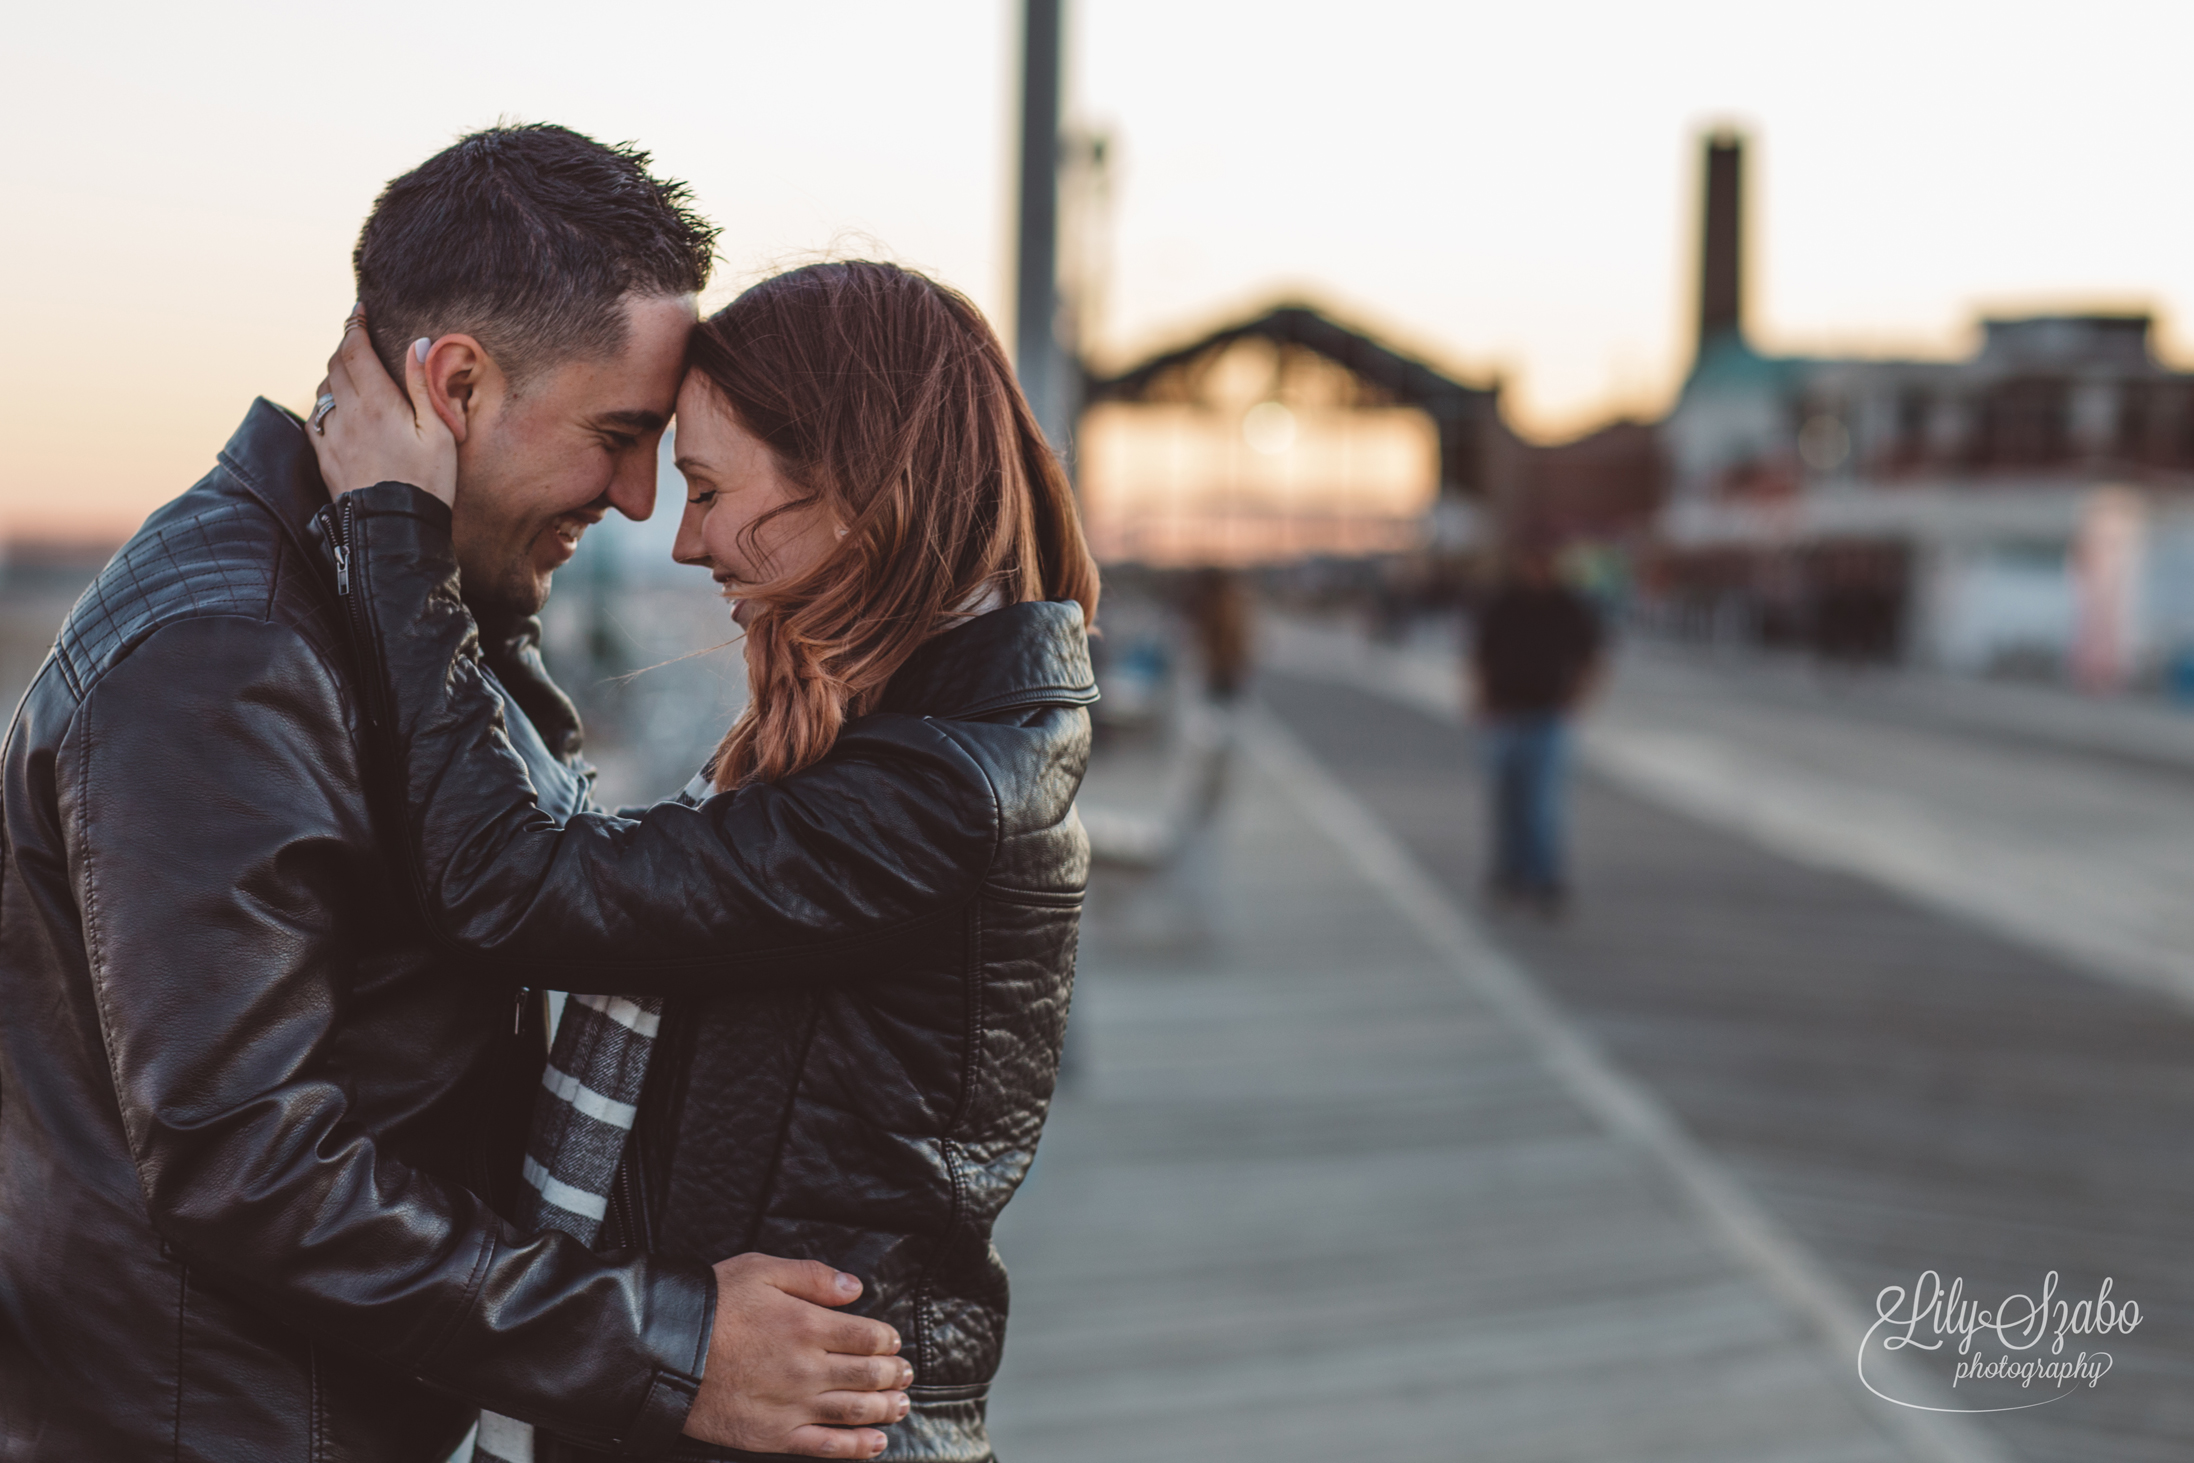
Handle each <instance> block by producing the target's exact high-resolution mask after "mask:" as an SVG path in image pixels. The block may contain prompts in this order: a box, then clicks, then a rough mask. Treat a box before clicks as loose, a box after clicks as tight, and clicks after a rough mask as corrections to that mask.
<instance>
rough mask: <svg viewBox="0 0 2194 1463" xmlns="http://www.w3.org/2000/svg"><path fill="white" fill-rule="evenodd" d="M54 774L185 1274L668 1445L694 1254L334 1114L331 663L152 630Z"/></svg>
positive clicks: (120, 1075) (428, 1374)
mask: <svg viewBox="0 0 2194 1463" xmlns="http://www.w3.org/2000/svg"><path fill="white" fill-rule="evenodd" d="M56 771H57V775H58V779H59V782H60V786H61V789H62V793H61V812H62V816H63V819H64V828H65V829H66V837H67V847H68V851H69V859H70V876H71V880H72V883H73V885H74V888H75V891H76V894H77V898H78V900H79V902H80V908H81V911H82V919H83V931H84V938H85V943H86V953H87V955H88V956H89V964H90V971H91V979H92V982H93V986H94V995H95V998H96V1001H97V1005H98V1011H99V1015H100V1021H101V1026H102V1036H103V1038H104V1041H105V1045H106V1050H107V1057H108V1063H109V1068H110V1070H111V1073H112V1077H113V1082H114V1090H115V1096H116V1098H117V1100H118V1103H119V1106H120V1110H121V1116H122V1120H123V1124H124V1127H125V1130H126V1132H127V1134H128V1138H129V1144H130V1152H131V1156H132V1158H133V1159H134V1161H135V1165H136V1168H137V1173H138V1179H139V1184H140V1188H141V1191H142V1194H143V1198H144V1201H145V1203H146V1205H147V1207H148V1210H149V1213H150V1216H151V1219H152V1222H153V1224H154V1226H155V1227H156V1228H157V1229H158V1230H159V1231H160V1233H161V1234H162V1236H163V1237H164V1238H165V1239H166V1241H167V1243H168V1244H169V1245H170V1246H171V1247H172V1249H173V1250H174V1251H175V1253H176V1254H177V1255H178V1256H179V1257H180V1258H181V1259H182V1260H183V1261H184V1263H185V1264H186V1265H187V1266H188V1267H189V1273H190V1274H191V1276H192V1278H193V1280H194V1281H202V1282H203V1283H205V1284H208V1285H209V1286H211V1287H213V1288H216V1289H219V1290H222V1291H224V1292H227V1293H229V1294H232V1295H236V1296H238V1297H239V1298H242V1299H245V1300H247V1301H249V1302H250V1303H252V1304H254V1305H256V1306H258V1307H259V1308H261V1309H263V1310H264V1311H266V1312H267V1313H268V1314H270V1315H273V1316H275V1317H277V1318H278V1319H280V1320H282V1321H284V1322H286V1323H288V1324H291V1325H295V1326H297V1327H300V1328H302V1329H305V1330H307V1331H309V1332H312V1333H315V1334H317V1335H319V1336H320V1337H322V1338H324V1339H325V1340H327V1341H329V1342H331V1343H333V1344H335V1345H337V1346H339V1347H342V1348H344V1349H346V1350H349V1351H352V1352H357V1353H362V1354H364V1355H365V1356H367V1357H369V1358H370V1359H372V1360H373V1361H375V1362H377V1363H380V1364H382V1365H384V1366H386V1367H389V1368H391V1369H394V1370H396V1371H398V1372H400V1373H401V1374H404V1375H410V1376H416V1377H418V1378H419V1379H420V1380H421V1381H423V1382H425V1383H427V1384H429V1385H432V1386H435V1387H437V1388H440V1389H442V1390H445V1391H449V1392H454V1393H456V1394H458V1395H460V1396H463V1397H465V1398H467V1399H469V1400H472V1401H476V1402H478V1403H480V1404H482V1405H484V1406H487V1407H491V1408H493V1409H494V1410H496V1411H498V1412H502V1413H505V1414H507V1415H511V1416H515V1417H520V1418H524V1419H528V1420H531V1421H534V1422H536V1423H538V1424H539V1425H541V1426H544V1427H546V1428H548V1429H550V1430H551V1431H553V1432H557V1433H561V1434H564V1435H566V1436H569V1437H572V1438H574V1439H578V1440H583V1441H588V1442H591V1443H593V1444H594V1445H596V1446H609V1447H612V1448H615V1449H618V1450H620V1451H633V1452H651V1451H657V1450H660V1449H663V1448H666V1447H668V1446H669V1445H670V1444H671V1443H673V1442H674V1441H675V1440H676V1438H677V1436H678V1434H679V1431H680V1429H681V1427H682V1426H683V1424H684V1420H685V1415H686V1412H687V1410H688V1408H689V1407H690V1406H691V1403H692V1399H693V1395H694V1391H695V1388H696V1386H697V1385H698V1379H699V1376H700V1373H701V1367H702V1365H703V1362H704V1360H705V1357H706V1348H707V1344H708V1335H709V1327H710V1323H711V1319H712V1315H713V1311H714V1306H715V1286H714V1281H713V1278H712V1276H711V1275H710V1273H709V1271H708V1270H707V1269H706V1268H704V1267H700V1266H694V1265H681V1264H676V1263H671V1262H667V1261H663V1260H658V1259H654V1258H648V1257H639V1258H634V1259H630V1260H625V1261H622V1262H617V1263H612V1262H611V1261H609V1260H606V1259H604V1258H601V1257H598V1256H595V1255H593V1254H590V1253H589V1252H588V1251H587V1250H586V1249H585V1248H583V1247H582V1246H580V1245H578V1244H577V1243H575V1242H573V1241H572V1240H570V1239H568V1238H567V1237H565V1236H563V1235H559V1234H551V1235H544V1236H535V1235H529V1234H525V1233H522V1232H520V1231H517V1230H514V1229H512V1228H510V1227H509V1226H507V1225H505V1224H504V1223H502V1221H501V1220H499V1219H498V1218H497V1217H496V1215H495V1214H494V1213H493V1212H492V1211H491V1210H490V1209H488V1207H487V1206H486V1205H485V1204H484V1203H483V1202H482V1201H481V1200H480V1199H479V1198H477V1197H476V1196H475V1195H473V1194H472V1193H471V1192H469V1191H467V1190H465V1189H463V1188H460V1187H457V1186H455V1185H453V1184H449V1183H445V1182H443V1181H441V1180H439V1179H437V1178H435V1177H432V1176H429V1175H427V1174H424V1173H421V1172H419V1171H417V1170H414V1169H412V1168H410V1167H408V1166H406V1165H405V1164H403V1163H400V1162H398V1161H396V1160H395V1159H394V1158H393V1157H391V1156H390V1155H389V1154H387V1153H385V1152H383V1151H382V1150H381V1149H380V1147H379V1146H378V1145H377V1144H376V1141H375V1136H374V1134H372V1133H371V1132H367V1131H365V1130H364V1129H363V1128H361V1127H360V1126H359V1124H358V1123H357V1121H356V1120H355V1119H354V1118H353V1116H352V1114H351V1111H350V1100H349V1092H350V1079H349V1076H348V1075H347V1073H345V1072H344V1071H342V1070H340V1069H339V1068H338V1066H337V1065H336V1064H335V1063H333V1062H332V1061H331V1060H330V1059H329V1053H330V1052H331V1050H332V1049H333V1048H334V1044H335V1038H336V1034H337V1033H338V1032H339V1031H340V1029H341V1024H342V1022H343V1021H344V1019H345V1015H346V1008H347V1006H348V1004H349V1002H350V1001H351V999H352V988H353V986H354V985H355V984H356V982H357V979H358V974H357V971H356V970H355V958H354V956H353V955H352V953H351V951H350V950H349V948H348V947H347V944H346V928H347V926H346V922H345V916H344V914H343V911H344V910H345V909H346V907H347V906H349V905H351V904H353V903H355V900H356V896H355V894H354V893H352V892H351V888H352V883H353V881H354V880H355V877H356V860H357V859H358V857H359V849H360V848H361V847H363V848H367V849H370V848H371V847H372V830H371V828H370V826H369V824H368V819H367V814H366V810H365V808H364V807H363V806H362V805H361V793H360V791H359V789H360V787H361V778H360V767H359V763H358V756H357V752H356V749H355V743H354V740H353V738H352V736H351V735H350V734H349V732H348V731H347V730H346V724H345V717H344V707H343V703H342V700H341V697H340V693H339V690H338V687H337V684H336V682H335V681H334V679H333V678H332V677H331V676H330V675H329V673H328V670H327V667H326V664H325V662H324V661H322V660H321V658H320V657H319V656H318V655H317V654H315V653H314V652H313V650H312V649H311V647H310V646H309V645H307V644H306V643H305V642H304V640H303V639H302V638H301V637H300V636H299V635H298V634H297V633H296V632H295V631H293V630H291V629H288V628H286V627H283V626H280V625H275V624H270V623H267V622H264V621H259V620H253V619H248V618H243V617H206V618H199V619H192V620H185V621H181V622H178V623H175V624H171V625H168V626H166V627H164V628H162V629H159V630H157V631H156V632H154V634H153V635H152V636H151V637H150V638H149V639H148V640H147V641H145V642H144V643H143V644H142V645H140V646H138V647H137V648H136V649H135V650H133V651H132V652H131V653H130V654H129V655H128V656H126V657H125V658H124V659H123V660H122V661H121V662H120V663H119V664H118V665H116V666H114V667H113V668H112V669H110V670H109V671H107V672H106V674H105V675H104V676H102V677H101V678H100V679H99V680H98V681H97V682H95V683H94V684H93V685H92V687H91V688H90V690H89V693H88V694H87V696H86V697H85V699H84V701H83V703H82V704H81V705H80V706H79V707H78V708H77V712H76V715H75V718H74V720H73V722H72V724H71V726H70V729H69V732H68V735H67V737H66V739H65V741H64V743H63V746H62V748H61V755H60V757H59V759H58V760H57V765H56ZM369 856H370V855H369ZM349 918H351V919H355V918H356V916H355V915H351V916H349Z"/></svg>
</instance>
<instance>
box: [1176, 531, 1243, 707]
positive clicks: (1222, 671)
mask: <svg viewBox="0 0 2194 1463" xmlns="http://www.w3.org/2000/svg"><path fill="white" fill-rule="evenodd" d="M1249 620H1250V605H1249V587H1248V586H1247V585H1245V584H1243V583H1242V576H1241V574H1240V573H1239V572H1237V571H1235V570H1233V569H1226V568H1221V567H1220V566H1219V565H1217V564H1211V565H1206V566H1205V567H1204V568H1202V569H1199V570H1197V571H1196V577H1195V578H1194V579H1192V580H1191V581H1189V590H1188V622H1189V628H1190V629H1191V630H1192V631H1193V632H1194V633H1195V636H1196V650H1197V653H1198V655H1199V656H1201V657H1202V659H1203V663H1204V689H1205V691H1206V692H1207V693H1209V695H1210V696H1211V699H1212V700H1214V701H1216V702H1219V703H1220V704H1221V705H1226V704H1229V703H1231V702H1232V701H1233V700H1234V699H1235V698H1236V697H1237V696H1239V695H1241V693H1242V686H1243V685H1244V683H1246V682H1247V681H1248V679H1249V653H1250V636H1249Z"/></svg>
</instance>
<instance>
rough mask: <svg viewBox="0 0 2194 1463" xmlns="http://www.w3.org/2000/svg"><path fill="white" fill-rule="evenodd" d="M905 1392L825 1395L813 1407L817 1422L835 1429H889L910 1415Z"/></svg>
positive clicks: (811, 1405) (830, 1393) (834, 1393)
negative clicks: (827, 1424) (824, 1423)
mask: <svg viewBox="0 0 2194 1463" xmlns="http://www.w3.org/2000/svg"><path fill="white" fill-rule="evenodd" d="M907 1407H908V1402H907V1394H906V1393H904V1392H825V1393H823V1394H822V1395H821V1396H819V1397H817V1398H816V1399H815V1400H814V1401H813V1402H811V1403H810V1404H809V1411H811V1412H813V1413H814V1414H815V1420H816V1421H817V1422H827V1423H829V1424H831V1425H832V1426H834V1427H889V1426H891V1424H893V1423H895V1422H897V1421H898V1420H899V1419H900V1418H902V1417H905V1416H906V1415H907Z"/></svg>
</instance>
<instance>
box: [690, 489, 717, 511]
mask: <svg viewBox="0 0 2194 1463" xmlns="http://www.w3.org/2000/svg"><path fill="white" fill-rule="evenodd" d="M686 501H687V502H688V503H691V504H693V505H695V506H696V507H706V506H707V505H709V504H710V503H713V502H715V501H716V490H715V489H714V488H703V489H701V490H700V491H699V492H696V493H694V494H693V495H692V496H690V497H688V498H687V499H686Z"/></svg>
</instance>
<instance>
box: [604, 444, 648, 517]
mask: <svg viewBox="0 0 2194 1463" xmlns="http://www.w3.org/2000/svg"><path fill="white" fill-rule="evenodd" d="M608 497H609V505H610V507H612V508H615V509H616V510H617V511H618V512H619V513H622V514H624V515H625V517H627V518H629V519H631V520H632V521H633V522H634V523H644V522H646V521H647V517H648V515H649V514H651V513H653V512H654V511H655V455H654V454H653V453H648V454H646V455H644V456H643V455H641V454H639V453H634V454H632V460H631V461H628V462H622V463H619V464H618V466H617V475H616V476H615V477H613V478H611V479H610V482H609V494H608Z"/></svg>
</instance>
